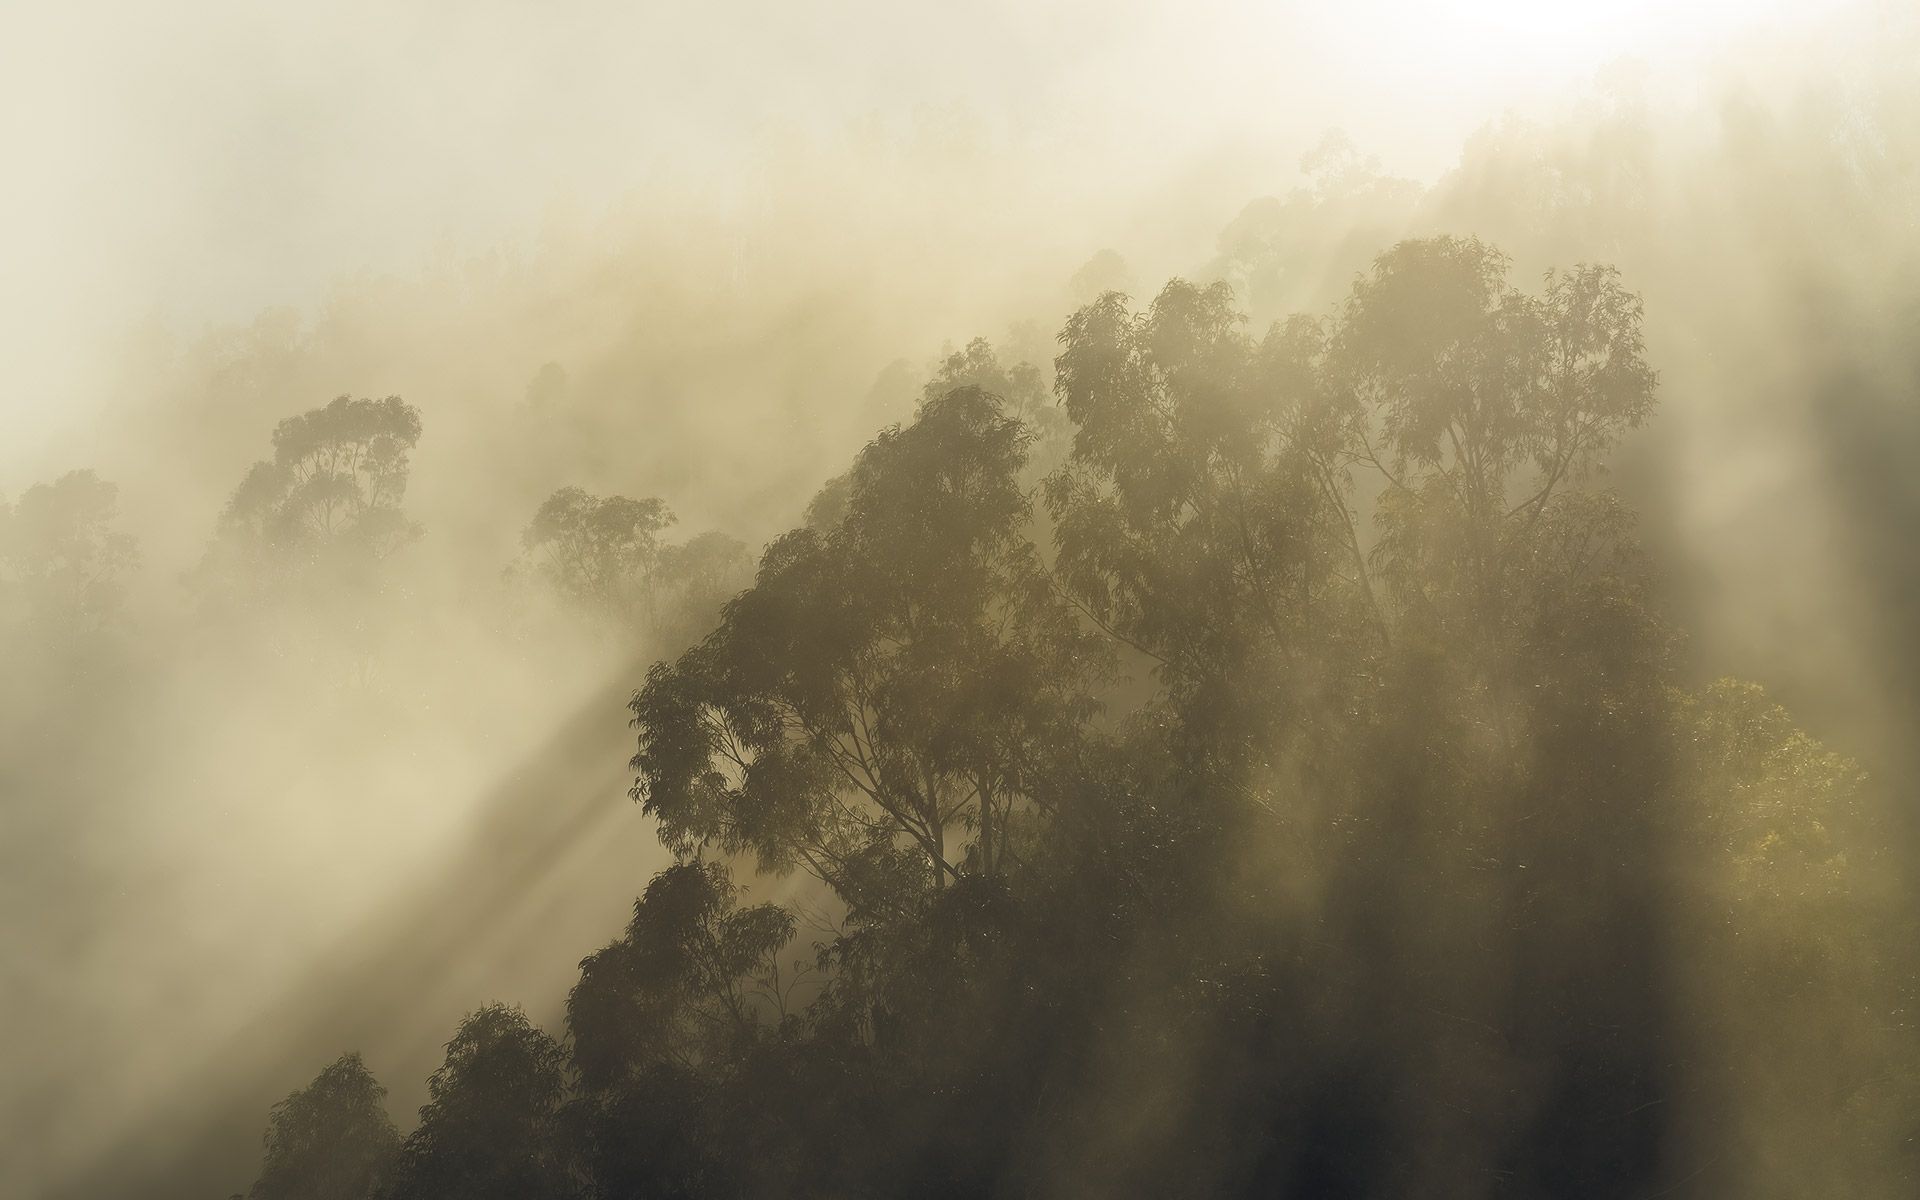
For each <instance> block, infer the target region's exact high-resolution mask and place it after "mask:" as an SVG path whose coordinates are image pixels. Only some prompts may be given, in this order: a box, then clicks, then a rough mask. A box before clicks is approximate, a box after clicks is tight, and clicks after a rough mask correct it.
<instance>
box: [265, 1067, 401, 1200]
mask: <svg viewBox="0 0 1920 1200" xmlns="http://www.w3.org/2000/svg"><path fill="white" fill-rule="evenodd" d="M386 1095H387V1089H386V1088H384V1087H382V1086H380V1084H379V1082H378V1081H377V1080H375V1079H374V1077H373V1072H371V1071H369V1070H367V1065H366V1063H364V1062H363V1061H361V1058H360V1056H359V1055H358V1054H347V1055H343V1056H341V1058H340V1059H339V1061H337V1062H335V1063H333V1064H332V1065H331V1066H329V1067H327V1068H326V1069H325V1070H323V1071H321V1072H320V1074H319V1075H318V1076H316V1077H315V1078H314V1080H313V1082H312V1083H310V1084H308V1085H307V1086H306V1087H304V1088H302V1089H300V1090H299V1091H297V1092H295V1093H293V1094H292V1095H291V1096H288V1097H287V1098H286V1099H285V1100H282V1101H281V1102H280V1103H278V1104H276V1105H274V1106H273V1112H272V1114H271V1115H270V1116H269V1117H268V1119H267V1132H266V1137H265V1142H266V1158H265V1161H264V1162H263V1163H262V1164H261V1167H260V1177H259V1179H258V1180H257V1181H256V1182H255V1183H254V1185H253V1187H252V1189H251V1190H250V1191H248V1193H247V1197H248V1200H343V1198H348V1197H351V1198H353V1200H361V1198H364V1197H368V1196H370V1195H372V1194H373V1192H374V1190H375V1189H376V1188H377V1187H378V1186H379V1185H380V1183H381V1182H382V1180H383V1179H384V1178H385V1176H386V1174H387V1172H388V1170H389V1168H390V1167H391V1166H392V1163H393V1156H394V1152H395V1151H396V1150H397V1149H398V1148H399V1145H400V1134H399V1133H398V1131H396V1130H395V1128H394V1125H393V1119H392V1118H391V1117H389V1116H387V1112H386V1109H385V1107H384V1105H383V1102H384V1101H385V1099H386Z"/></svg>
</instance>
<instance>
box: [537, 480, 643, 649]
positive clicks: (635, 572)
mask: <svg viewBox="0 0 1920 1200" xmlns="http://www.w3.org/2000/svg"><path fill="white" fill-rule="evenodd" d="M673 522H674V516H673V513H672V511H670V510H669V509H668V508H667V506H666V504H665V503H664V502H662V501H660V500H658V499H655V498H653V497H647V498H645V499H641V500H632V499H629V498H627V497H626V496H595V495H593V494H591V493H589V492H587V491H585V490H583V489H581V488H577V487H564V488H561V489H560V490H559V491H556V492H555V493H553V495H551V496H549V497H547V499H546V500H545V501H544V502H543V503H542V504H541V505H540V508H539V510H538V511H537V512H535V513H534V514H533V520H532V521H530V522H528V524H527V527H526V529H525V531H523V532H522V533H521V535H520V544H521V545H522V546H523V547H524V548H525V549H526V552H527V554H528V555H529V556H530V557H531V558H532V560H533V565H534V568H535V570H536V571H537V572H538V573H539V574H541V575H542V576H544V577H545V578H546V579H547V581H548V582H549V583H550V584H551V585H552V586H553V588H554V589H555V590H556V591H557V592H559V593H560V595H562V596H563V597H565V598H566V599H568V600H569V601H572V602H573V603H576V604H578V605H580V606H582V607H584V608H587V609H590V610H592V611H594V612H597V613H599V614H601V615H603V616H607V617H610V618H616V619H620V620H623V621H638V622H641V623H643V624H645V623H651V621H652V619H653V616H654V613H655V610H656V607H657V602H658V595H657V587H658V582H659V581H658V578H657V576H658V572H659V567H660V559H661V551H660V531H661V530H663V529H665V528H667V527H668V526H669V525H672V524H673Z"/></svg>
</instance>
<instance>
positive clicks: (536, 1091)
mask: <svg viewBox="0 0 1920 1200" xmlns="http://www.w3.org/2000/svg"><path fill="white" fill-rule="evenodd" d="M427 1094H428V1100H427V1103H426V1104H425V1105H423V1106H422V1107H421V1109H420V1126H419V1128H417V1129H416V1130H414V1132H413V1133H411V1134H409V1135H408V1136H407V1139H406V1141H405V1142H404V1143H402V1144H401V1147H400V1154H399V1159H398V1162H397V1164H396V1167H395V1170H394V1174H393V1181H392V1183H391V1185H390V1186H389V1187H388V1188H387V1189H386V1190H385V1191H384V1192H383V1193H382V1194H383V1195H385V1196H387V1197H390V1198H391V1200H553V1198H558V1197H569V1196H572V1195H574V1194H575V1191H576V1189H575V1187H574V1182H573V1179H572V1176H571V1173H570V1172H569V1170H568V1169H567V1165H566V1162H565V1160H564V1157H563V1152H562V1140H561V1137H560V1134H559V1131H560V1112H561V1106H562V1104H563V1103H564V1101H565V1100H566V1095H567V1057H566V1053H565V1052H564V1051H563V1050H562V1049H561V1048H560V1046H559V1044H558V1043H557V1042H555V1041H554V1040H553V1039H552V1038H550V1037H548V1036H547V1035H546V1034H545V1033H542V1032H541V1031H540V1030H539V1029H537V1028H535V1027H534V1026H533V1025H532V1023H530V1022H529V1021H528V1020H527V1018H526V1014H524V1013H522V1012H521V1011H520V1010H519V1009H517V1008H508V1007H506V1006H505V1005H502V1004H490V1005H488V1006H487V1007H485V1008H482V1009H480V1010H479V1011H477V1012H474V1013H472V1014H470V1015H468V1017H467V1018H466V1020H464V1021H462V1022H461V1023H460V1029H459V1032H457V1033H456V1034H454V1037H453V1040H452V1041H450V1042H448V1043H447V1057H446V1061H445V1063H443V1064H442V1065H441V1067H440V1069H439V1070H437V1071H435V1072H434V1073H433V1077H432V1078H431V1079H429V1080H428V1081H427Z"/></svg>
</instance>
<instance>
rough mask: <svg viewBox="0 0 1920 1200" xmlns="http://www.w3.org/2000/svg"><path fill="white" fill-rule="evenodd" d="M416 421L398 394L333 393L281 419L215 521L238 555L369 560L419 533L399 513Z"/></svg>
mask: <svg viewBox="0 0 1920 1200" xmlns="http://www.w3.org/2000/svg"><path fill="white" fill-rule="evenodd" d="M420 431H421V426H420V414H419V412H418V410H416V409H415V408H414V407H413V406H412V405H410V404H408V403H406V402H405V401H403V400H401V399H400V397H398V396H388V397H386V398H385V399H381V400H369V399H355V398H353V397H350V396H338V397H335V398H334V399H333V400H332V401H331V402H329V403H328V404H327V405H325V406H324V407H321V408H315V409H310V410H309V411H307V412H304V413H300V414H298V415H296V416H292V417H288V418H287V419H286V420H284V421H281V422H280V424H279V425H278V426H276V427H275V428H274V431H273V458H272V459H270V460H266V461H262V462H258V463H255V464H254V465H253V467H252V468H251V469H250V470H249V471H248V472H247V474H246V477H245V478H243V479H242V480H241V481H240V486H239V487H237V488H236V489H234V493H233V496H232V498H231V499H230V500H228V502H227V507H226V509H225V511H224V512H223V513H222V514H221V521H220V526H221V533H222V535H223V537H224V538H225V539H226V540H228V541H230V542H232V543H235V544H238V545H239V546H240V547H241V548H242V550H243V552H244V553H245V554H246V555H247V557H249V558H251V559H254V560H256V561H257V560H259V559H262V558H269V559H274V560H278V561H280V562H282V563H287V562H315V561H321V560H334V561H340V562H363V561H377V560H379V559H381V558H385V557H386V556H387V555H389V554H391V553H392V552H393V551H394V550H396V549H398V548H399V547H400V546H402V545H404V544H406V543H407V542H409V541H412V540H413V539H414V538H415V537H417V536H418V535H419V527H418V526H417V525H416V524H414V523H413V522H412V521H411V520H409V519H408V518H407V516H406V514H405V513H404V512H403V511H402V510H401V507H400V505H401V501H402V500H403V499H404V498H405V497H406V491H407V476H408V472H409V469H410V466H411V464H410V461H409V455H410V454H411V453H412V451H413V448H414V446H415V445H416V444H417V443H418V442H419V440H420Z"/></svg>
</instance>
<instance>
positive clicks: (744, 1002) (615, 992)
mask: <svg viewBox="0 0 1920 1200" xmlns="http://www.w3.org/2000/svg"><path fill="white" fill-rule="evenodd" d="M736 895H737V889H736V888H735V887H734V886H733V881H732V880H731V879H730V878H729V877H728V875H727V871H726V868H725V867H723V866H721V865H719V864H717V863H703V862H682V863H678V864H675V865H674V866H671V867H668V868H667V869H666V870H664V871H662V872H660V873H659V874H658V875H655V876H654V877H653V880H652V881H651V882H650V883H648V884H647V890H646V893H645V895H643V896H642V897H641V898H640V899H639V900H638V901H637V902H636V903H635V904H634V909H633V920H632V922H631V923H630V924H629V925H628V926H627V931H626V934H625V936H623V937H622V938H621V939H620V940H619V941H616V942H614V943H613V944H612V945H610V946H608V947H606V948H605V949H603V950H600V951H598V952H597V953H595V954H593V955H591V956H590V957H588V958H587V959H586V960H584V961H583V962H582V963H581V964H580V982H579V984H578V985H577V986H576V987H575V988H574V989H573V993H572V995H571V996H570V997H569V998H568V1000H567V1028H568V1031H569V1032H570V1033H571V1034H572V1035H573V1043H574V1057H575V1061H576V1062H577V1063H578V1064H579V1067H580V1072H581V1081H582V1082H583V1083H584V1084H585V1085H586V1086H587V1087H588V1088H590V1089H605V1088H609V1087H612V1086H614V1085H616V1084H618V1083H620V1082H622V1081H623V1080H626V1079H628V1078H630V1077H631V1076H632V1075H633V1074H634V1073H636V1072H639V1071H642V1070H644V1069H647V1068H650V1067H654V1066H657V1065H660V1064H663V1063H666V1064H674V1065H678V1066H682V1067H693V1066H697V1065H698V1064H699V1063H701V1062H703V1061H706V1060H708V1059H715V1058H723V1057H725V1055H726V1054H727V1053H728V1052H729V1051H730V1050H731V1048H732V1047H733V1045H734V1044H735V1043H736V1042H737V1041H738V1040H739V1039H741V1038H745V1037H750V1036H751V1035H752V1033H753V1032H754V1030H755V1029H756V1027H757V1025H758V1023H759V1022H760V1020H761V1019H763V1018H766V1017H772V1018H775V1019H777V1018H778V1017H779V1016H780V1015H781V1014H782V1012H783V1010H784V1008H785V1006H786V999H787V997H786V990H785V988H784V987H783V985H782V981H781V971H780V965H779V961H778V955H779V953H780V951H781V950H782V949H783V948H784V947H785V946H786V945H787V943H788V942H789V941H791V940H792V938H793V928H794V927H793V917H792V916H791V915H790V914H788V913H787V912H786V911H785V910H783V909H781V908H780V907H779V906H777V905H772V904H756V905H752V906H750V907H746V908H741V907H738V906H737V904H736V899H735V897H736Z"/></svg>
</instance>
